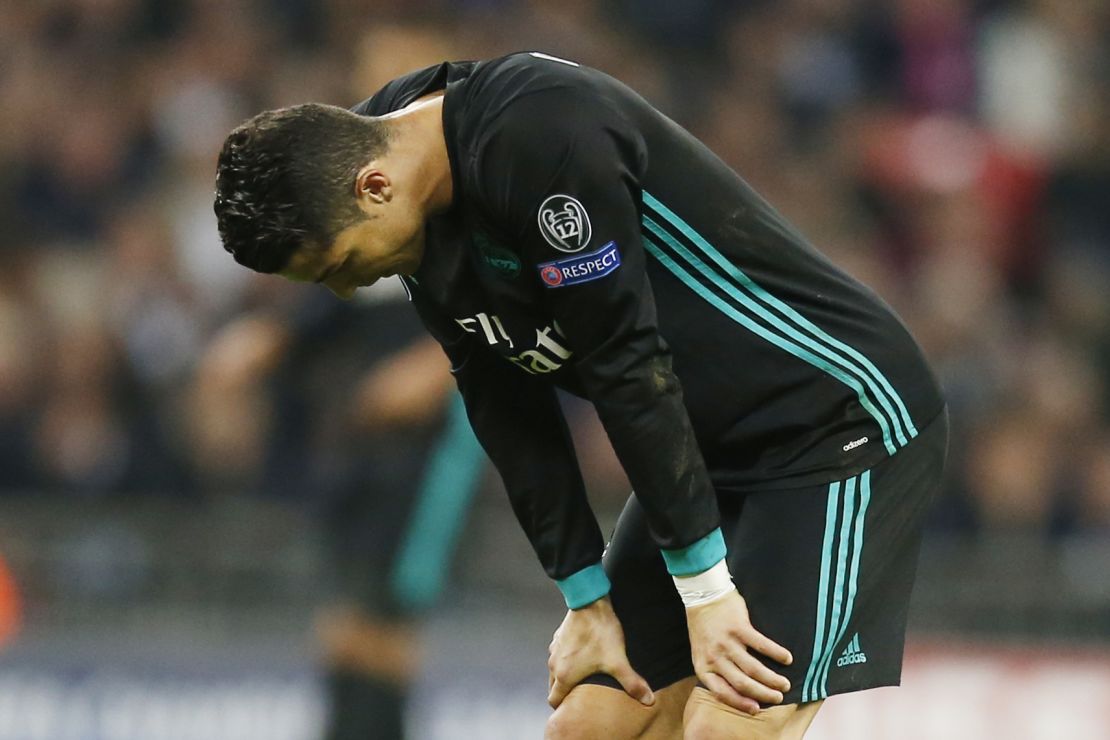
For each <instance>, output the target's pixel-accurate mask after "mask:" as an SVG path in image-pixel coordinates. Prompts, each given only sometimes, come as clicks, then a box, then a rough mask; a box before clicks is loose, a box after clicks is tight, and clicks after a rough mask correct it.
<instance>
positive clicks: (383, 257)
mask: <svg viewBox="0 0 1110 740" xmlns="http://www.w3.org/2000/svg"><path fill="white" fill-rule="evenodd" d="M385 210H388V211H389V212H385V213H382V212H380V213H379V214H377V215H376V217H373V218H370V217H367V218H364V219H362V220H360V221H358V222H356V223H354V224H352V225H351V226H348V227H347V228H346V229H344V230H343V231H341V232H339V235H338V236H336V238H335V240H334V241H333V242H332V243H331V244H330V245H329V246H328V247H327V248H326V249H320V248H317V247H314V246H311V245H306V246H305V247H303V248H301V249H299V250H297V251H296V252H294V253H293V256H292V258H290V260H289V264H288V265H287V266H286V268H285V269H284V270H282V271H281V272H280V273H279V274H280V275H281V276H282V277H285V278H288V279H290V280H296V281H298V282H313V283H320V284H322V285H324V286H326V287H327V288H328V290H330V291H331V292H333V293H335V294H336V295H337V296H339V297H340V298H343V299H347V298H350V297H351V296H353V295H354V293H355V291H356V290H357V289H358V288H361V287H366V286H368V285H373V284H374V283H375V282H377V281H378V279H379V278H382V277H387V276H390V275H398V274H400V275H409V274H411V273H413V272H415V270H416V268H417V267H419V266H420V259H421V257H423V255H424V221H423V219H422V218H418V217H417V216H416V214H411V215H410V214H407V213H405V212H404V211H403V209H401V208H395V209H385Z"/></svg>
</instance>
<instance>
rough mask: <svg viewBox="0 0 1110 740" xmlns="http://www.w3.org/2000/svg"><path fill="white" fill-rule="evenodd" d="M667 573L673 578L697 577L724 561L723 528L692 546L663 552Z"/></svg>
mask: <svg viewBox="0 0 1110 740" xmlns="http://www.w3.org/2000/svg"><path fill="white" fill-rule="evenodd" d="M661 552H662V553H663V560H664V561H666V563H667V572H668V573H670V574H671V575H672V576H696V575H697V574H698V573H704V572H705V571H707V570H709V569H710V568H712V567H713V566H714V565H716V564H717V563H719V562H720V561H721V560H723V559H724V557H725V555H726V554H727V550H726V548H725V538H724V535H722V534H721V528H720V527H717V528H716V529H714V530H713V531H712V532H710V533H709V534H707V535H706V536H704V537H702V538H701V539H700V540H698V541H697V542H695V543H694V544H692V545H688V546H686V547H682V548H679V549H677V550H662V551H661Z"/></svg>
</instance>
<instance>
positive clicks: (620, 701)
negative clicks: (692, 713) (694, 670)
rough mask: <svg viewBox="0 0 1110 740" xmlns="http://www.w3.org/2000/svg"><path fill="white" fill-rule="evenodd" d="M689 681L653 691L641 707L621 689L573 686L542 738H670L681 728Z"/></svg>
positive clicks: (550, 739)
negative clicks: (652, 697)
mask: <svg viewBox="0 0 1110 740" xmlns="http://www.w3.org/2000/svg"><path fill="white" fill-rule="evenodd" d="M692 680H693V679H691V680H690V681H686V680H683V681H680V682H678V683H676V684H674V685H672V686H668V687H667V688H665V689H660V690H658V691H656V692H655V704H654V706H651V707H645V706H644V705H643V704H641V703H640V702H638V701H636V700H635V699H633V698H632V697H630V696H628V694H626V693H624V692H623V691H620V690H617V689H612V688H609V687H605V686H597V685H592V684H584V685H581V686H577V687H576V688H575V689H574V690H573V691H571V692H570V694H569V695H568V696H567V698H566V699H565V700H564V701H563V703H562V704H560V705H559V708H558V709H556V710H555V712H554V713H553V714H552V715H551V717H550V718H549V719H548V721H547V727H546V728H545V730H544V738H545V740H663V739H664V738H666V740H671V739H672V738H675V737H678V736H679V734H680V733H681V727H682V708H683V706H685V704H686V697H687V696H688V695H689V692H690V687H691V685H692Z"/></svg>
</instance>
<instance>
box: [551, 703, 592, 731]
mask: <svg viewBox="0 0 1110 740" xmlns="http://www.w3.org/2000/svg"><path fill="white" fill-rule="evenodd" d="M543 737H544V740H575V739H576V738H581V739H582V740H591V738H599V740H600V738H601V734H600V733H599V732H598V729H597V727H596V725H595V724H594V723H593V720H592V719H591V718H590V717H589V715H588V713H587V712H586V711H584V709H583V708H582V707H580V706H576V705H570V704H568V703H566V702H563V704H562V705H561V706H560V707H559V708H558V709H556V710H555V712H554V714H552V715H551V716H550V717H549V718H548V719H547V725H546V726H545V727H544V731H543Z"/></svg>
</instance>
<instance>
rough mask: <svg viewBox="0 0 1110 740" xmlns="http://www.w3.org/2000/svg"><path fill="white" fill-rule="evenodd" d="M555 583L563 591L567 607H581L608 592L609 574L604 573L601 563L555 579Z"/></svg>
mask: <svg viewBox="0 0 1110 740" xmlns="http://www.w3.org/2000/svg"><path fill="white" fill-rule="evenodd" d="M555 585H557V586H558V587H559V590H560V591H562V592H563V599H564V600H565V601H566V602H567V608H568V609H581V608H582V607H584V606H589V605H590V604H592V603H594V602H595V601H597V600H598V599H600V598H601V597H603V596H607V595H608V594H609V576H607V575H605V569H604V568H602V567H601V563H595V564H593V565H590V566H587V567H585V568H583V569H582V570H580V571H578V572H577V573H573V574H571V575H569V576H567V577H566V578H563V579H562V580H558V581H555Z"/></svg>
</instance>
